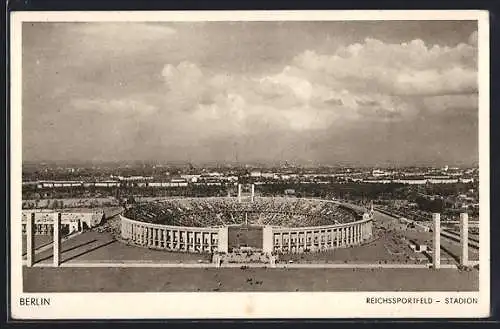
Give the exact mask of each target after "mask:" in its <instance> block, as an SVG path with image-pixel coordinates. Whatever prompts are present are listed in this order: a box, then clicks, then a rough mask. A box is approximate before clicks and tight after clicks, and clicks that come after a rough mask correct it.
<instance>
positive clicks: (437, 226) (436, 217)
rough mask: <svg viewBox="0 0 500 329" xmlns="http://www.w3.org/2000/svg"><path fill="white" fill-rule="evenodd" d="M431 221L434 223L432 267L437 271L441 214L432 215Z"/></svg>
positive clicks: (439, 254) (439, 260) (439, 251)
mask: <svg viewBox="0 0 500 329" xmlns="http://www.w3.org/2000/svg"><path fill="white" fill-rule="evenodd" d="M432 220H433V223H434V229H433V237H434V239H433V242H434V247H433V257H432V261H433V265H434V268H435V269H439V268H440V267H441V214H439V213H433V214H432Z"/></svg>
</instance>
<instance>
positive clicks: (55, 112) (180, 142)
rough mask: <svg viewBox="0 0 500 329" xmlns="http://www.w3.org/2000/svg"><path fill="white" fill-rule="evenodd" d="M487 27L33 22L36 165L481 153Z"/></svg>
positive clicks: (30, 63) (27, 83) (26, 149)
mask: <svg viewBox="0 0 500 329" xmlns="http://www.w3.org/2000/svg"><path fill="white" fill-rule="evenodd" d="M476 30H477V23H476V22H465V21H461V22H444V21H440V22H438V21H435V22H382V21H379V22H247V23H245V22H237V23H230V22H213V23H193V22H190V23H34V24H33V23H24V24H23V109H22V111H23V160H25V161H43V160H68V161H74V160H92V161H117V160H159V161H193V162H208V161H218V162H224V161H234V160H235V159H236V158H237V159H238V160H239V161H243V162H245V161H265V162H271V161H272V162H274V161H284V160H288V161H301V162H308V161H313V162H320V163H324V164H327V163H329V164H336V163H353V164H370V165H371V164H373V165H382V164H397V165H412V164H439V165H441V164H445V163H447V164H453V163H462V164H470V163H472V162H475V161H477V159H478V138H477V134H478V96H477V89H478V87H477V32H476Z"/></svg>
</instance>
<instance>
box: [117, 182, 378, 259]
mask: <svg viewBox="0 0 500 329" xmlns="http://www.w3.org/2000/svg"><path fill="white" fill-rule="evenodd" d="M238 190H239V193H238V197H210V198H183V199H168V200H162V201H156V202H150V203H142V204H138V205H135V206H133V207H131V208H129V209H127V210H126V211H125V212H124V213H123V215H122V216H121V218H120V220H121V237H122V239H123V240H125V241H126V242H127V243H130V244H133V245H138V246H143V247H148V248H152V249H161V250H168V251H184V252H207V253H215V252H218V253H228V252H233V251H235V250H254V251H261V252H263V253H269V254H270V253H302V252H315V251H322V250H329V249H335V248H345V247H349V246H354V245H359V244H361V243H363V242H365V241H367V240H369V239H370V238H371V236H372V216H371V213H370V212H368V211H367V210H366V209H364V208H361V207H358V206H354V205H350V204H342V203H339V202H336V201H330V200H319V199H304V198H288V197H255V195H254V188H253V186H252V188H251V191H252V193H251V195H250V197H249V198H244V196H243V194H242V193H241V187H240V186H239V189H238Z"/></svg>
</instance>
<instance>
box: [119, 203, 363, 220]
mask: <svg viewBox="0 0 500 329" xmlns="http://www.w3.org/2000/svg"><path fill="white" fill-rule="evenodd" d="M124 215H125V217H128V218H130V219H134V220H140V221H145V222H148V223H154V224H163V225H175V226H190V227H192V226H194V227H209V226H221V225H232V224H244V223H246V224H249V225H273V226H287V227H303V226H321V225H332V224H339V223H347V222H350V221H353V220H355V219H356V216H357V214H356V213H355V212H353V211H352V210H350V209H348V208H346V207H343V206H339V205H338V204H336V203H333V202H330V201H321V200H310V199H301V198H284V197H276V198H267V197H266V198H261V197H257V198H255V200H254V201H253V202H238V200H237V199H236V198H187V199H172V200H165V201H161V202H152V203H144V204H138V205H136V206H134V207H132V208H130V209H128V210H127V211H126V212H125V214H124Z"/></svg>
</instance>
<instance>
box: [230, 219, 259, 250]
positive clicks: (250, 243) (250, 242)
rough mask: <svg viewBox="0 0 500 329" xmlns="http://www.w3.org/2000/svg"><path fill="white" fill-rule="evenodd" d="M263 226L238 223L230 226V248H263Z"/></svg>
mask: <svg viewBox="0 0 500 329" xmlns="http://www.w3.org/2000/svg"><path fill="white" fill-rule="evenodd" d="M262 232H263V229H262V226H254V225H238V226H229V227H228V241H227V242H228V249H229V252H231V250H232V249H241V248H252V249H258V250H262V246H263V238H262Z"/></svg>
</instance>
